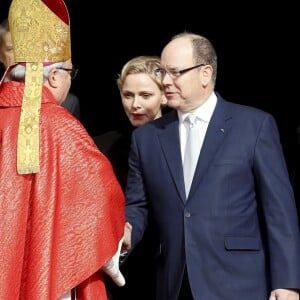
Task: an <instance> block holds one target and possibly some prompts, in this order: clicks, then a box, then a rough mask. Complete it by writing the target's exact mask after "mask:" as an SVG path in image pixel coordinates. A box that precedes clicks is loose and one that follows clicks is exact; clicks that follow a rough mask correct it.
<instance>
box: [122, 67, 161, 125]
mask: <svg viewBox="0 0 300 300" xmlns="http://www.w3.org/2000/svg"><path fill="white" fill-rule="evenodd" d="M120 95H121V99H122V104H123V108H124V110H125V113H126V115H127V117H128V119H129V121H130V123H131V124H132V125H133V126H135V127H139V126H141V125H144V124H146V123H148V122H150V121H152V120H154V119H156V118H158V117H160V116H161V105H162V103H165V97H164V93H163V92H162V91H161V90H160V89H159V86H158V85H157V84H156V83H155V82H154V81H153V80H152V78H151V77H150V76H149V75H148V74H146V73H139V74H129V75H128V76H127V77H126V78H125V81H124V84H123V86H122V89H121V91H120Z"/></svg>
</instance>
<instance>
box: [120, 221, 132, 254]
mask: <svg viewBox="0 0 300 300" xmlns="http://www.w3.org/2000/svg"><path fill="white" fill-rule="evenodd" d="M131 231H132V226H131V224H130V223H128V222H126V223H125V227H124V240H123V245H122V252H127V251H129V250H130V249H131Z"/></svg>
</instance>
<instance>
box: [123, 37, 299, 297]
mask: <svg viewBox="0 0 300 300" xmlns="http://www.w3.org/2000/svg"><path fill="white" fill-rule="evenodd" d="M158 72H160V73H161V75H162V76H163V80H162V82H163V85H164V89H165V95H166V97H167V100H168V105H169V106H170V107H171V108H174V109H175V110H174V111H171V112H170V113H168V114H166V115H164V116H162V117H161V118H160V119H157V120H154V121H152V122H150V123H148V124H146V125H144V126H142V127H140V128H138V129H135V130H134V132H133V135H132V143H131V153H130V156H129V173H128V181H127V188H126V197H127V205H126V218H127V226H126V228H125V237H126V238H125V241H124V244H123V247H124V248H125V249H129V248H130V246H132V247H134V246H135V245H136V243H137V242H138V241H139V240H140V239H141V237H142V235H143V232H144V230H145V228H146V226H147V216H148V213H149V212H150V211H151V213H152V217H153V225H154V228H156V230H157V236H158V238H159V241H160V245H161V252H160V257H159V259H158V277H157V295H156V299H157V300H169V299H184V300H190V299H197V300H202V299H203V300H241V299H243V300H254V299H255V300H266V299H269V300H275V299H276V300H283V299H285V300H286V299H289V300H291V299H293V300H298V299H299V290H298V289H299V288H300V268H299V265H300V255H299V253H300V241H299V228H298V220H297V214H296V206H295V199H294V195H293V190H292V186H291V183H290V181H289V174H288V171H287V167H286V162H285V159H284V155H283V151H282V148H281V144H280V138H279V133H278V130H277V125H276V122H275V120H274V118H273V117H272V116H271V115H270V114H269V113H266V112H263V111H261V110H259V109H256V108H252V107H247V106H243V105H238V104H234V103H231V102H227V101H225V100H224V99H223V98H222V97H221V96H220V95H219V94H218V93H216V92H214V87H215V81H216V73H217V55H216V53H215V50H214V48H213V46H212V44H211V43H210V42H209V41H208V40H207V39H206V38H205V37H203V36H199V35H195V34H192V33H187V32H184V33H182V34H179V35H177V36H175V37H174V38H173V39H172V40H171V41H170V42H169V43H168V44H167V45H166V46H165V48H164V49H163V51H162V55H161V68H160V69H159V70H158ZM191 114H192V115H194V117H195V118H196V123H195V125H194V126H196V129H197V130H198V133H197V134H198V137H199V140H201V139H202V140H203V142H202V144H200V145H199V146H198V148H197V149H196V148H194V149H193V151H194V152H195V151H196V152H197V153H198V162H197V166H196V169H195V173H194V177H193V181H192V185H191V188H190V191H189V192H188V191H186V189H185V179H186V178H184V173H183V162H184V160H185V159H186V157H185V150H186V149H185V148H187V147H188V146H187V144H186V142H187V140H188V135H189V132H190V131H191V130H192V129H191V128H189V126H187V125H186V120H185V119H186V117H187V116H189V115H191ZM198 123H199V125H198ZM190 127H191V125H190ZM186 177H187V176H186Z"/></svg>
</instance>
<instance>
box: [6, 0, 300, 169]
mask: <svg viewBox="0 0 300 300" xmlns="http://www.w3.org/2000/svg"><path fill="white" fill-rule="evenodd" d="M0 1H1V3H2V4H0V16H1V18H0V19H1V20H2V19H3V18H4V17H6V16H7V13H8V8H9V4H10V2H11V1H9V0H0ZM65 2H66V5H67V7H68V9H69V14H70V19H71V35H72V59H73V63H74V65H75V66H76V67H78V68H79V73H78V77H77V78H76V79H75V80H74V81H73V83H72V87H71V91H73V92H74V93H75V94H77V95H78V96H79V99H80V104H81V111H82V123H83V124H84V126H85V127H86V129H87V130H88V132H89V133H90V134H91V135H96V134H99V133H102V132H105V131H107V130H110V129H114V128H116V127H118V126H120V125H121V124H122V123H123V122H124V121H126V117H125V114H124V112H123V109H122V106H121V100H120V97H119V94H118V90H117V86H116V82H115V81H116V78H117V74H118V72H119V71H120V69H121V67H122V65H123V64H124V63H125V62H126V61H127V60H129V59H130V58H132V57H134V56H136V55H143V54H144V55H160V52H161V50H162V48H163V46H164V45H165V44H166V43H167V42H168V40H169V39H170V37H171V36H172V35H174V34H176V33H179V32H181V31H184V30H188V31H192V32H195V33H199V34H203V35H205V36H206V37H208V38H209V39H210V40H211V41H212V43H213V44H214V46H215V48H216V51H217V54H218V61H219V63H218V78H217V84H216V90H217V91H218V92H220V93H221V95H222V96H223V97H224V98H225V99H227V100H230V101H233V102H237V103H241V104H247V105H252V106H255V107H258V108H261V109H263V110H266V111H268V112H270V113H272V114H273V115H274V116H275V118H276V120H277V123H278V127H279V131H280V135H281V140H282V145H283V149H284V152H285V155H286V159H287V162H288V165H289V166H292V165H293V160H294V156H295V149H296V127H297V125H298V122H299V121H300V116H299V113H298V109H297V107H298V93H297V92H298V90H297V88H298V78H299V75H298V69H299V68H298V67H299V59H298V57H299V53H300V52H299V46H297V45H298V43H299V41H298V37H299V29H298V28H300V26H299V19H300V18H299V15H297V14H296V12H297V11H298V10H297V9H296V7H295V6H296V4H292V3H289V2H287V1H285V2H282V3H281V4H280V3H279V4H277V5H276V4H274V3H273V4H272V5H269V6H268V7H267V4H264V7H262V6H261V4H260V3H259V2H258V3H255V1H251V2H249V3H248V2H247V1H243V2H242V3H241V4H236V3H235V4H231V3H230V2H228V1H226V3H223V2H221V3H217V2H213V1H210V2H209V3H205V4H203V3H201V2H197V1H191V3H189V1H181V2H178V1H177V5H178V6H176V3H175V2H176V1H175V2H174V1H173V2H170V3H168V2H164V1H161V2H158V3H155V2H154V1H151V2H150V1H143V2H140V4H139V5H138V4H133V3H131V2H128V1H126V3H117V2H111V3H106V5H105V6H106V7H111V8H110V9H107V8H106V9H104V8H101V5H103V4H101V3H103V2H98V1H83V0H66V1H65ZM235 2H236V1H235ZM162 6H163V7H162ZM99 7H100V8H99Z"/></svg>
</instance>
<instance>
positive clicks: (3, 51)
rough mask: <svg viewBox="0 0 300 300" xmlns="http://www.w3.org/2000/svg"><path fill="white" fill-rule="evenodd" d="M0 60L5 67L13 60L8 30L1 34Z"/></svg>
mask: <svg viewBox="0 0 300 300" xmlns="http://www.w3.org/2000/svg"><path fill="white" fill-rule="evenodd" d="M0 62H1V63H2V64H3V65H4V68H5V69H6V68H7V67H8V66H10V65H12V64H13V63H14V62H15V61H14V52H13V46H12V42H11V34H10V32H9V31H8V32H6V33H5V34H4V35H3V44H2V47H0Z"/></svg>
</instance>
